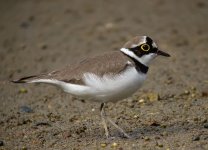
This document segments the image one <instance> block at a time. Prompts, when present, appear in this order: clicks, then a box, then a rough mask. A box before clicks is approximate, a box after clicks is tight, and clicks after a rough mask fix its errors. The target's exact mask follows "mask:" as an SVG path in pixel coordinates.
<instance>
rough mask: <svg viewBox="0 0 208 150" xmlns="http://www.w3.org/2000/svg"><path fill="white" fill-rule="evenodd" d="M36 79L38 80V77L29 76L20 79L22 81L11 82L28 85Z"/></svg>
mask: <svg viewBox="0 0 208 150" xmlns="http://www.w3.org/2000/svg"><path fill="white" fill-rule="evenodd" d="M35 78H37V76H36V75H35V76H28V77H23V78H20V79H17V80H12V81H11V82H13V83H27V82H29V81H32V80H34V79H35Z"/></svg>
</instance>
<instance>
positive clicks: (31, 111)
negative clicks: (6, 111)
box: [20, 106, 33, 113]
mask: <svg viewBox="0 0 208 150" xmlns="http://www.w3.org/2000/svg"><path fill="white" fill-rule="evenodd" d="M20 111H21V112H24V113H33V110H32V109H31V108H30V107H28V106H21V107H20Z"/></svg>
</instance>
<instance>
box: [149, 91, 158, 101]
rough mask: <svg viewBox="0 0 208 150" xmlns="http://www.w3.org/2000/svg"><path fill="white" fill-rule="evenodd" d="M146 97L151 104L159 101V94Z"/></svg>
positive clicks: (150, 94)
mask: <svg viewBox="0 0 208 150" xmlns="http://www.w3.org/2000/svg"><path fill="white" fill-rule="evenodd" d="M147 97H148V99H149V101H151V102H154V101H158V100H159V94H157V93H148V94H147Z"/></svg>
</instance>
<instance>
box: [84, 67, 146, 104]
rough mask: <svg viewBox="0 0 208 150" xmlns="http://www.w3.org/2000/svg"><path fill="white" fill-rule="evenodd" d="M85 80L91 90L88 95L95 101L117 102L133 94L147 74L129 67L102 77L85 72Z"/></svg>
mask: <svg viewBox="0 0 208 150" xmlns="http://www.w3.org/2000/svg"><path fill="white" fill-rule="evenodd" d="M83 78H84V81H85V84H86V86H87V87H89V90H87V91H86V92H88V93H86V96H87V97H89V98H91V99H92V100H95V101H102V102H107V101H111V102H115V101H118V100H122V99H124V98H127V97H129V96H131V95H132V94H133V93H135V92H136V91H137V90H138V89H139V88H140V87H141V85H142V83H143V82H144V80H145V78H146V74H142V73H138V72H137V71H136V69H135V68H134V67H132V68H129V69H127V70H126V71H125V72H123V73H121V74H120V75H104V76H103V77H102V78H101V77H99V76H97V75H94V74H91V73H86V74H84V77H83Z"/></svg>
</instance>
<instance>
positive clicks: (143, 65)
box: [12, 36, 170, 138]
mask: <svg viewBox="0 0 208 150" xmlns="http://www.w3.org/2000/svg"><path fill="white" fill-rule="evenodd" d="M159 55H161V56H166V57H170V55H169V54H168V53H165V52H163V51H161V50H159V48H158V46H157V45H156V43H155V42H154V41H153V40H152V39H151V38H150V37H148V36H136V37H134V38H133V39H131V40H130V41H128V42H127V43H125V44H124V46H123V47H122V48H121V49H120V51H112V52H108V53H106V54H103V55H100V56H96V57H93V58H87V59H84V60H83V61H81V62H80V63H77V64H73V65H68V66H66V67H65V68H63V69H60V70H56V71H52V72H50V73H43V74H40V75H34V76H29V77H24V78H21V79H18V80H13V81H12V82H14V83H48V84H52V85H55V86H57V87H59V88H61V89H62V90H63V91H64V92H66V93H70V94H72V95H76V96H79V97H83V98H85V99H89V100H92V101H96V102H100V103H101V107H100V113H101V119H102V123H103V126H104V129H105V134H106V137H107V138H109V131H108V127H107V124H106V122H107V121H108V122H109V123H111V124H112V125H113V126H115V127H116V128H117V129H118V130H119V131H120V132H122V133H123V134H124V136H125V137H127V138H129V135H128V134H127V133H126V132H125V131H124V130H123V129H122V128H120V127H119V126H118V125H117V124H115V123H114V122H113V121H112V120H111V119H110V118H109V117H108V116H107V115H106V113H105V104H106V103H107V102H117V101H119V100H122V99H125V98H128V97H130V96H131V95H132V94H133V93H135V92H136V91H137V90H138V89H139V88H140V87H141V85H142V84H143V82H144V81H145V79H146V75H147V72H148V69H149V64H150V62H151V61H152V60H153V59H154V58H156V57H157V56H159Z"/></svg>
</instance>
